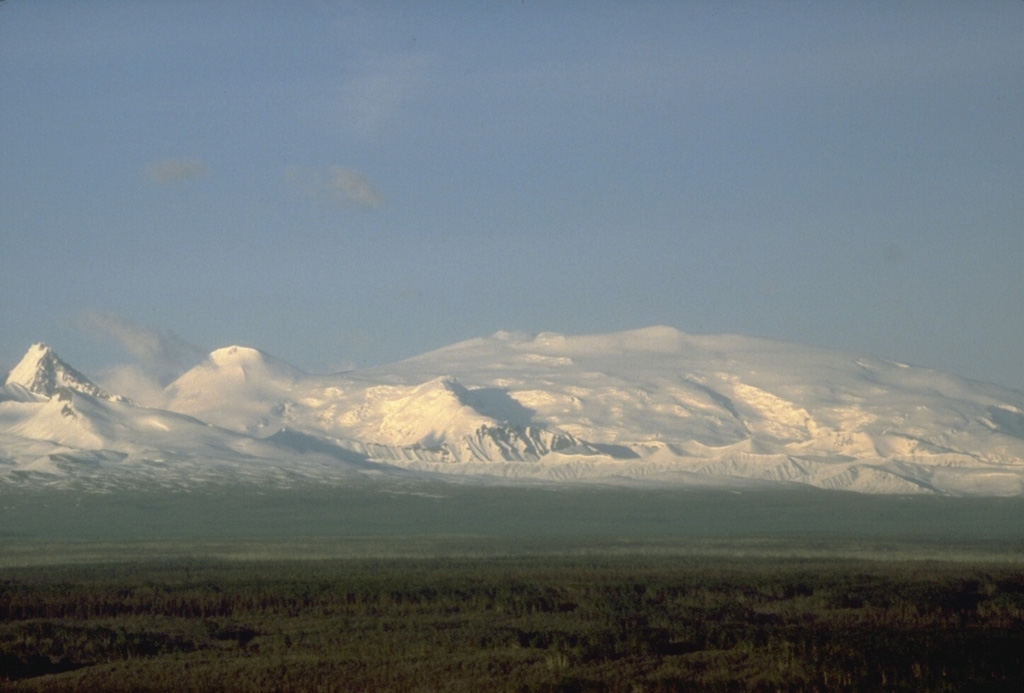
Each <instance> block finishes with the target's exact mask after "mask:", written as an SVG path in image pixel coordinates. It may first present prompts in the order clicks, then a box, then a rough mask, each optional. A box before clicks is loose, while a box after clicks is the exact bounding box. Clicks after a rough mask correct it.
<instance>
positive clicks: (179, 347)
mask: <svg viewBox="0 0 1024 693" xmlns="http://www.w3.org/2000/svg"><path fill="white" fill-rule="evenodd" d="M79 324H80V325H81V326H82V327H83V328H84V329H86V330H88V331H89V332H91V333H92V334H94V335H96V336H98V337H100V338H103V339H108V340H110V341H113V342H115V343H116V344H118V345H119V346H120V347H121V348H122V349H124V350H125V352H127V354H128V355H129V356H131V357H132V359H133V360H134V361H135V362H134V363H129V364H122V365H118V366H113V367H110V368H108V369H107V370H106V371H104V373H103V374H102V375H101V377H100V378H99V380H100V381H101V383H102V384H103V386H104V387H106V388H108V389H109V390H110V391H111V392H115V393H117V394H120V395H125V396H127V397H130V398H131V399H134V400H136V401H138V402H141V403H143V404H150V405H157V404H159V402H160V400H161V398H162V390H163V388H164V386H166V385H167V384H168V383H169V382H171V381H172V380H174V378H176V377H178V376H179V375H181V374H182V373H183V372H184V371H186V370H188V369H189V368H191V367H192V366H194V365H195V364H197V363H199V362H200V361H201V360H202V359H203V358H204V357H205V356H206V352H205V351H204V350H202V349H200V348H199V347H197V346H195V345H193V344H190V343H189V342H187V341H185V340H184V339H182V338H181V337H179V336H178V335H176V334H174V333H173V332H169V331H166V332H161V331H157V330H152V329H150V328H148V327H143V326H142V325H137V324H135V323H133V322H131V321H130V320H125V319H123V318H119V317H117V316H114V315H108V314H106V313H100V312H98V311H92V310H90V311H86V312H85V313H83V314H82V316H81V318H80V320H79Z"/></svg>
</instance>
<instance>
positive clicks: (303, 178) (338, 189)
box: [285, 166, 384, 209]
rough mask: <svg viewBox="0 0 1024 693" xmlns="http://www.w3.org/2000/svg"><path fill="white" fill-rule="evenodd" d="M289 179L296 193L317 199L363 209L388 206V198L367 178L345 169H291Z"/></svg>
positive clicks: (306, 167)
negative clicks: (386, 204)
mask: <svg viewBox="0 0 1024 693" xmlns="http://www.w3.org/2000/svg"><path fill="white" fill-rule="evenodd" d="M285 180H286V181H287V182H288V184H289V185H290V186H291V187H292V189H294V190H295V191H296V192H298V193H300V194H302V195H304V196H306V197H309V198H311V199H314V200H319V201H324V202H330V203H333V204H338V205H342V206H346V207H360V208H362V209H376V208H378V207H380V206H381V205H382V204H384V197H383V196H382V195H381V194H380V193H379V192H377V190H376V188H374V187H373V185H371V184H370V181H369V180H367V179H366V176H364V175H363V174H362V173H360V172H359V171H356V170H355V169H351V168H345V167H343V166H329V167H327V168H323V169H320V168H314V167H310V166H290V167H288V168H287V169H286V170H285Z"/></svg>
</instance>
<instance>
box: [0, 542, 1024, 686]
mask: <svg viewBox="0 0 1024 693" xmlns="http://www.w3.org/2000/svg"><path fill="white" fill-rule="evenodd" d="M1022 685H1024V573H1022V571H1021V569H1020V567H1019V565H1016V564H1011V563H1005V562H1004V563H993V564H987V565H982V564H976V563H974V564H966V563H940V562H931V561H916V562H896V561H867V560H859V559H858V560H854V559H839V560H824V559H820V558H810V559H799V558H778V557H776V558H773V557H764V556H762V557H750V558H728V557H725V556H723V555H717V556H713V557H708V556H704V557H701V556H700V555H697V554H693V553H690V554H685V555H684V554H682V553H678V554H672V553H670V552H653V553H650V552H649V553H643V552H637V553H629V552H613V551H603V552H602V551H597V552H593V553H589V554H588V553H586V552H576V553H570V552H565V553H562V554H560V555H554V554H552V553H543V552H539V553H534V554H527V553H520V554H517V555H506V556H500V555H497V554H495V555H491V556H464V557H461V558H452V557H448V558H441V557H434V558H367V557H363V558H350V559H331V560H316V561H312V560H311V561H250V560H245V561H242V560H232V561H227V560H216V559H212V558H206V559H181V558H176V559H174V560H168V561H156V560H148V561H146V562H140V563H133V562H121V563H103V564H79V565H65V566H49V567H43V566H36V567H22V568H6V569H3V571H2V572H0V689H3V690H12V691H23V690H25V691H28V690H31V691H44V690H45V691H72V690H74V691H78V690H114V691H117V690H204V691H205V690H213V691H216V690H223V691H268V690H313V691H315V690H320V691H335V690H337V691H687V690H729V691H733V690H766V691H767V690H801V691H803V690H821V691H826V690H827V691H834V690H880V689H885V690H929V691H942V690H949V691H953V690H1007V691H1009V690H1014V691H1016V690H1021V687H1022Z"/></svg>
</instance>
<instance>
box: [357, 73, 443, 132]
mask: <svg viewBox="0 0 1024 693" xmlns="http://www.w3.org/2000/svg"><path fill="white" fill-rule="evenodd" d="M429 76H430V64H429V61H428V60H427V59H426V58H425V57H424V56H422V55H419V54H391V55H381V54H373V53H371V55H369V56H364V57H363V58H362V59H361V60H360V61H359V63H358V65H357V67H356V70H355V72H354V74H353V75H351V76H350V77H349V78H348V79H347V80H346V81H345V82H344V83H343V84H342V85H341V87H340V88H339V98H338V104H339V108H340V111H341V126H342V128H344V129H345V130H348V131H351V132H354V133H356V134H359V135H364V136H374V135H376V134H378V133H380V132H382V131H386V130H387V129H388V128H389V127H390V126H391V125H392V123H393V121H394V120H396V119H398V118H400V117H401V116H402V115H403V114H405V113H408V108H409V104H410V103H411V102H412V101H414V100H415V99H416V98H417V97H418V96H419V95H420V94H422V93H424V92H425V91H426V84H427V83H428V81H429Z"/></svg>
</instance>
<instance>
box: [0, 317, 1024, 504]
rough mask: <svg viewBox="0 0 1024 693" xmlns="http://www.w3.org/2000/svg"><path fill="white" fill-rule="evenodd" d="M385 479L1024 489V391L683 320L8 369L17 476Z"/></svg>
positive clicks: (48, 357)
mask: <svg viewBox="0 0 1024 693" xmlns="http://www.w3.org/2000/svg"><path fill="white" fill-rule="evenodd" d="M365 479H400V480H404V481H407V482H408V483H416V482H417V480H434V481H436V480H448V481H457V482H459V483H470V484H535V485H536V484H548V485H552V484H553V485H565V484H576V485H579V484H602V485H613V486H623V485H625V486H632V487H639V488H648V487H658V488H669V487H670V488H689V487H696V488H709V487H710V488H723V489H728V488H736V489H769V488H788V487H797V488H799V487H813V488H816V489H826V490H844V491H855V492H860V493H867V494H932V495H949V496H982V497H990V496H1024V393H1020V392H1017V391H1015V390H1011V389H1007V388H1002V387H999V386H997V385H994V384H987V383H980V382H976V381H970V380H966V379H963V378H959V377H956V376H953V375H949V374H945V373H941V372H938V371H934V370H930V369H926V368H921V367H916V366H909V365H906V364H901V363H896V362H893V361H888V360H885V359H880V358H874V357H869V356H864V355H860V354H854V353H848V352H843V351H836V350H830V349H824V348H819V347H812V346H807V345H801V344H794V343H786V342H779V341H772V340H766V339H760V338H755V337H746V336H740V335H711V336H698V335H690V334H687V333H684V332H681V331H679V330H676V329H674V328H671V327H650V328H645V329H639V330H631V331H626V332H618V333H612V334H600V335H561V334H554V333H540V334H521V333H511V332H499V333H496V334H494V335H491V336H489V337H481V338H476V339H471V340H468V341H464V342H459V343H456V344H453V345H450V346H447V347H444V348H441V349H438V350H436V351H432V352H429V353H426V354H422V355H420V356H416V357H414V358H411V359H407V360H405V361H401V362H398V363H394V364H388V365H384V366H376V367H372V368H366V369H361V370H355V371H350V372H345V373H337V374H330V375H314V374H309V373H305V372H303V371H301V370H299V369H297V368H295V367H293V366H290V365H288V364H287V363H285V362H283V361H281V360H279V359H276V358H274V357H273V356H270V355H269V354H266V353H265V352H263V351H260V350H258V349H254V348H249V347H243V346H230V347H227V348H223V349H218V350H216V351H214V352H212V353H211V354H210V355H209V356H208V357H207V358H206V359H205V360H203V361H202V362H201V363H199V364H197V365H196V366H195V367H193V368H192V369H190V370H188V371H186V372H184V373H182V374H181V375H180V376H179V377H178V378H177V379H176V380H174V381H173V382H172V383H170V385H168V386H167V387H166V389H165V390H164V391H163V393H162V397H161V399H160V401H159V402H147V404H146V405H143V404H141V403H138V402H134V401H131V400H129V399H127V398H125V397H123V396H120V395H117V394H111V393H107V392H106V391H105V390H103V389H102V388H101V387H99V386H98V385H96V384H94V383H93V382H92V381H90V380H89V379H88V378H87V377H86V376H84V375H83V374H81V373H80V372H79V371H77V370H76V369H74V368H73V367H71V366H70V365H68V364H66V363H65V362H63V361H62V360H61V359H60V358H59V357H58V356H57V355H56V352H54V351H53V350H52V349H50V348H49V347H47V346H45V345H42V344H36V345H33V346H32V347H31V348H30V349H29V351H28V352H27V353H26V355H25V357H24V358H23V359H22V361H21V362H20V363H19V364H18V365H17V366H15V368H14V369H12V370H11V372H10V374H9V375H8V377H7V379H6V381H5V383H4V385H3V387H2V388H0V488H2V487H4V486H6V487H39V488H55V489H59V488H74V489H83V490H91V491H99V492H103V491H110V490H115V489H125V488H137V487H147V486H157V487H167V488H194V487H197V486H202V485H209V484H238V483H244V484H255V485H261V484H267V485H274V486H284V487H287V486H289V485H294V484H309V483H314V484H322V485H345V484H354V483H357V482H358V481H359V480H365Z"/></svg>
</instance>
